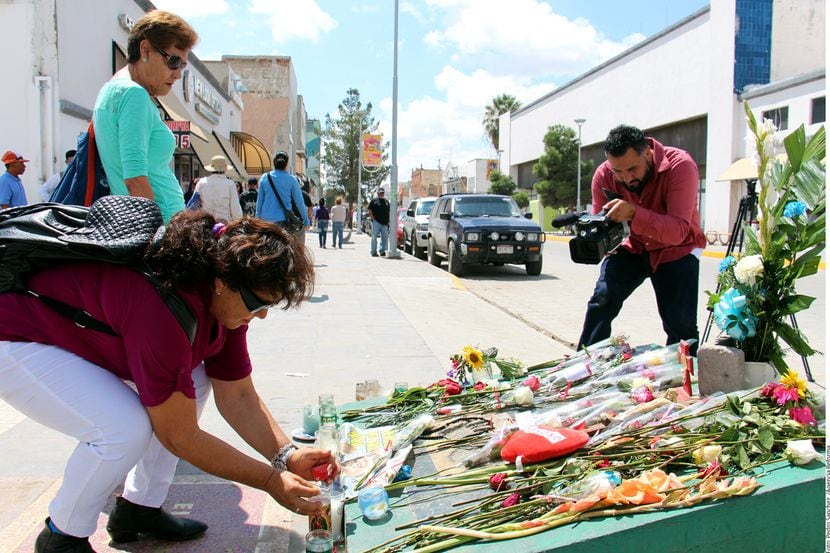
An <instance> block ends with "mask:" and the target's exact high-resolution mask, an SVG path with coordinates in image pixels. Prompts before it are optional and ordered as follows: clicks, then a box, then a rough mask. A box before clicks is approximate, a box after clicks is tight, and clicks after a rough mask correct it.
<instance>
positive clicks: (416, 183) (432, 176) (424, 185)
mask: <svg viewBox="0 0 830 553" xmlns="http://www.w3.org/2000/svg"><path fill="white" fill-rule="evenodd" d="M443 178H444V174H443V171H441V169H424V168H423V167H421V168H420V169H414V170H413V171H412V178H411V179H410V181H411V182H412V186H411V187H410V197H411V198H423V197H426V196H440V195H441V192H442V185H443Z"/></svg>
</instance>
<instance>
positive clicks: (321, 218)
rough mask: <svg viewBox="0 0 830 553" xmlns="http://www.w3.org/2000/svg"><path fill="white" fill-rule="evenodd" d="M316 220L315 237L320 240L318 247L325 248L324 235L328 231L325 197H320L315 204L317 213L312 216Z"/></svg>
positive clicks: (328, 218) (328, 217) (327, 212)
mask: <svg viewBox="0 0 830 553" xmlns="http://www.w3.org/2000/svg"><path fill="white" fill-rule="evenodd" d="M314 218H315V220H316V221H317V238H319V240H320V247H321V248H323V249H324V250H325V249H326V237H327V236H328V232H329V220H330V218H331V217H330V216H329V210H328V209H327V208H326V199H325V198H320V202H319V204H318V205H317V213H316V214H315V216H314Z"/></svg>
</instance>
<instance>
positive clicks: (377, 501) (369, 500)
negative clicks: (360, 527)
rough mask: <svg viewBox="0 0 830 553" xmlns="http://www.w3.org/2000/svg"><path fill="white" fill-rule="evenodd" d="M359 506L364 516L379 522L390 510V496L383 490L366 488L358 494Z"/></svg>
mask: <svg viewBox="0 0 830 553" xmlns="http://www.w3.org/2000/svg"><path fill="white" fill-rule="evenodd" d="M357 504H358V505H359V506H360V511H361V512H362V513H363V516H365V517H366V518H368V519H369V520H377V519H379V518H382V517H383V515H385V514H386V511H387V510H388V509H389V496H388V495H387V494H386V490H385V489H383V488H364V489H362V490H360V492H359V493H358V494H357Z"/></svg>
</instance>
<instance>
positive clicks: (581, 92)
mask: <svg viewBox="0 0 830 553" xmlns="http://www.w3.org/2000/svg"><path fill="white" fill-rule="evenodd" d="M824 97H825V5H824V2H823V1H821V0H752V1H749V0H718V1H717V2H713V3H712V4H711V6H710V7H707V8H703V9H701V10H699V11H698V12H696V13H694V14H692V15H690V16H689V17H687V18H685V19H683V20H682V21H679V22H678V23H676V24H675V25H672V26H670V27H668V28H667V29H664V30H663V31H661V32H659V33H657V34H656V35H654V36H652V37H650V38H648V39H646V40H645V41H643V42H641V43H640V44H638V45H636V46H634V47H632V48H631V49H629V50H627V51H625V52H623V53H622V54H620V55H618V56H616V57H615V58H613V59H611V60H609V61H607V62H605V63H603V64H602V65H599V66H597V67H595V68H593V69H591V70H590V71H588V72H587V73H585V74H584V75H581V76H580V77H578V78H576V79H574V80H573V81H571V82H569V83H567V84H565V85H563V86H562V87H560V88H557V89H556V90H554V91H552V92H551V93H549V94H547V95H546V96H544V97H542V98H539V99H537V100H535V101H533V102H530V103H528V104H527V105H525V106H524V107H522V108H521V109H519V110H517V111H515V112H513V113H510V114H504V115H502V116H501V118H500V121H499V128H500V132H499V145H500V147H501V148H503V149H504V152H503V154H502V157H501V161H502V166H503V167H505V168H508V167H509V173H510V175H511V176H512V177H513V179H514V180H515V181H516V182H517V184H518V185H519V187H520V188H531V187H532V185H533V183H534V182H535V181H536V179H535V177H534V176H533V174H532V168H533V165H534V164H535V163H536V161H537V159H538V158H539V157H540V156H541V155H542V154H543V152H544V145H543V142H542V139H543V137H544V135H545V132H546V131H547V129H548V127H550V126H551V125H554V124H561V125H567V126H570V127H573V128H574V130H576V124H575V122H574V120H575V119H578V118H584V119H586V122H585V123H584V124H583V125H582V144H583V149H582V156H583V159H593V160H594V162H595V165H594V166H595V167H596V166H598V165H599V163H601V162H602V161H604V155H603V152H602V144H603V142H604V140H605V137H606V136H607V134H608V131H609V130H610V129H611V128H613V127H615V126H616V125H618V124H620V123H626V124H631V125H635V126H637V127H640V128H641V129H643V130H644V131H645V132H646V134H647V135H649V136H653V137H655V138H656V139H657V140H659V141H661V142H662V143H663V144H666V145H670V146H677V147H680V148H683V149H685V150H687V151H689V153H690V154H691V155H692V157H693V158H694V159H695V160H696V161H697V163H698V165H699V168H700V175H701V185H700V188H701V196H700V205H701V219H702V222H703V225H704V228H705V229H706V230H711V231H715V232H720V233H726V232H728V230H729V229H731V227H732V223H733V219H734V216H735V214H736V213H737V209H738V202H739V200H740V197H741V196H742V194H743V192H744V186H745V185H744V182H743V181H731V183H730V182H718V181H717V179H718V177H719V176H720V175H722V174H723V173H724V171H725V170H726V169H727V168H728V167H729V166H730V165H731V164H732V163H733V162H734V161H736V160H737V159H739V158H742V157H745V156H746V155H747V149H746V143H745V136H746V133H747V131H746V124H745V118H744V110H743V106H742V104H741V102H742V100H743V99H746V100H747V101H749V102H750V105H751V106H752V107H753V110H755V111H756V112H757V114H758V115H762V114H763V113H765V112H768V115H769V116H775V115H776V114H778V116H779V117H780V115H781V114H782V113H783V112H786V113H787V115H788V117H787V130H788V131H790V130H792V129H795V128H796V127H797V126H798V125H800V124H802V123H803V124H805V125H806V127H807V133H808V135H809V134H812V133H813V132H815V130H816V129H817V125H823V124H824ZM776 110H777V111H776ZM782 134H783V133H782ZM584 191H585V188H583V192H584ZM589 201H590V190H589V191H588V197H587V198H586V197H585V196H584V195H583V203H588V202H589Z"/></svg>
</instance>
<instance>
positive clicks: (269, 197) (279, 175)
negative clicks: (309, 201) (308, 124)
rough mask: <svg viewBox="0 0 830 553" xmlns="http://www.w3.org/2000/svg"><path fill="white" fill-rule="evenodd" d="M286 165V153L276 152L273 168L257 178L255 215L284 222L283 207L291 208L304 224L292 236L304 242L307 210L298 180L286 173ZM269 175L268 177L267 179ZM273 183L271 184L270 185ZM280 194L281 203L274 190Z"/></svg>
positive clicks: (276, 221) (307, 224)
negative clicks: (257, 190) (257, 188)
mask: <svg viewBox="0 0 830 553" xmlns="http://www.w3.org/2000/svg"><path fill="white" fill-rule="evenodd" d="M287 166H288V154H287V153H285V152H277V155H275V156H274V170H273V171H271V172H269V173H265V174H263V175H262V177H260V179H259V193H258V194H257V199H256V216H257V217H259V218H260V219H265V220H266V221H272V222H274V223H278V224H279V223H285V219H286V216H285V210H284V209H283V206H285V209H293V210H294V211H295V212H296V213H298V214H299V215H300V217H301V218H302V219H303V223H304V224H305V226H304V227H303V228H302V229H301V230H299V231H297V232H295V233H294V236H296V237H297V239H298V240H300V242H301V243H305V227H307V226H310V225H311V220H310V219H309V218H308V212H307V210H306V209H305V204H304V202H303V194H302V192H301V191H300V182H299V181H298V180H297V178H296V177H294V175H291V174H290V173H288V172H287V171H286V170H285V168H286V167H287ZM269 177H270V179H269ZM271 183H273V186H271ZM275 191H276V193H277V194H279V195H280V200H282V203H280V201H279V200H278V199H277V197H276V196H274V192H275Z"/></svg>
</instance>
